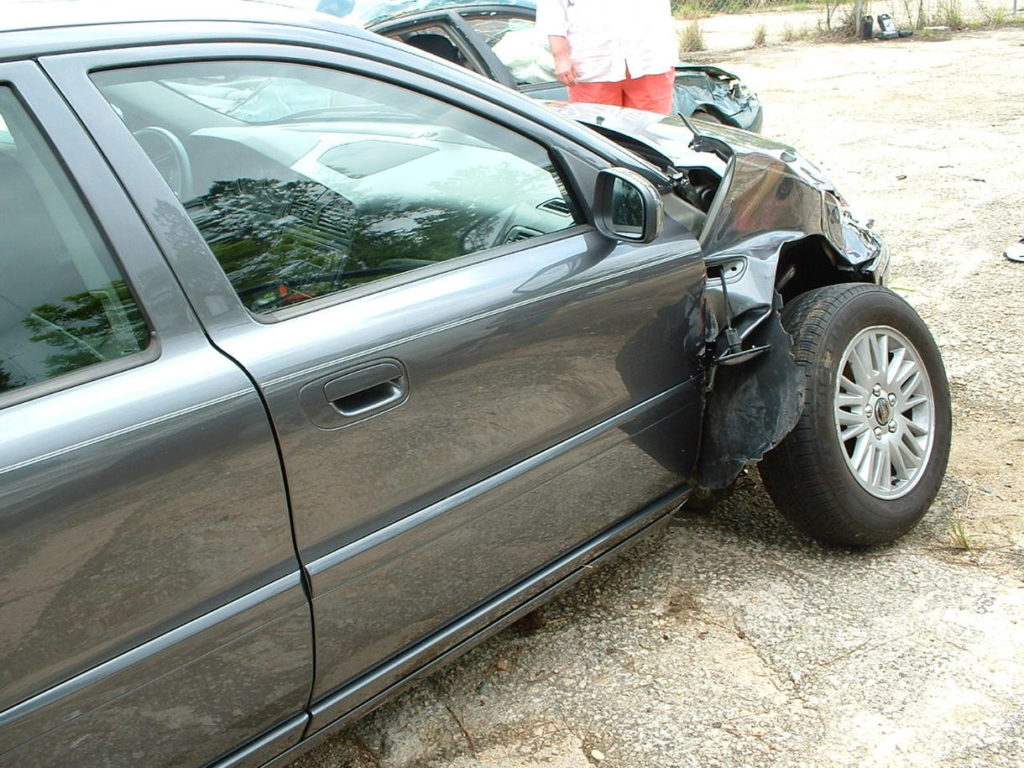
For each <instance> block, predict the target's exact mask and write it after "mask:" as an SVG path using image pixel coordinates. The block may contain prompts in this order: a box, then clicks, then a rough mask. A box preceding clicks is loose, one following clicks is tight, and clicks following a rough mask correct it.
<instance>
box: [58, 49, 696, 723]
mask: <svg viewBox="0 0 1024 768" xmlns="http://www.w3.org/2000/svg"><path fill="white" fill-rule="evenodd" d="M331 39H332V41H335V42H334V44H336V38H331ZM394 55H395V57H396V59H397V60H399V61H401V60H402V57H403V56H405V57H406V58H407V59H408V61H409V62H410V63H411V64H414V65H416V66H419V64H417V63H416V62H418V61H419V59H418V57H412V56H411V55H407V54H403V53H402V52H400V51H397V50H396V51H395V52H394ZM159 60H162V62H161V61H159ZM176 62H180V63H176ZM129 65H132V66H129ZM142 65H147V66H142ZM47 66H48V67H49V68H50V70H51V72H52V73H53V75H54V76H55V78H56V79H57V81H58V82H59V83H60V85H61V86H62V87H63V88H64V90H65V93H66V94H67V95H68V96H69V98H70V99H71V100H72V102H73V103H75V105H76V107H77V109H78V111H79V113H80V114H81V115H83V117H84V118H85V119H86V122H87V124H88V126H89V127H90V129H91V130H92V131H93V133H94V134H95V135H96V136H97V137H98V138H99V141H100V143H101V145H102V146H103V149H104V151H105V152H106V154H107V156H108V157H109V158H110V160H111V162H112V163H113V164H114V165H115V167H116V168H117V170H118V171H119V173H120V175H121V177H122V179H123V180H124V183H125V185H126V187H127V188H128V189H129V190H130V192H131V194H132V195H133V196H134V197H135V198H136V200H137V203H138V205H139V207H140V209H141V210H142V211H143V212H144V213H145V215H146V216H147V219H148V221H149V223H150V226H151V227H153V229H154V231H156V232H157V233H158V234H159V236H160V238H161V241H162V244H163V247H164V250H165V252H166V253H167V254H168V256H169V258H170V260H171V262H172V266H173V268H174V269H175V270H176V271H177V272H178V273H179V275H182V274H185V273H187V274H188V276H189V277H188V278H187V279H184V280H183V284H184V286H185V289H186V291H187V292H188V294H189V296H190V297H191V299H192V302H193V305H194V306H195V307H196V309H197V311H198V312H199V314H200V316H201V318H202V320H203V322H204V325H205V326H206V328H207V329H208V331H209V333H210V335H211V337H212V338H213V340H214V341H215V343H216V344H217V345H218V346H219V347H220V348H221V349H223V350H224V351H225V352H226V353H227V354H228V355H230V356H231V357H232V358H233V359H235V360H237V361H239V362H240V363H241V364H242V365H243V366H244V367H245V368H246V369H247V370H248V371H249V372H250V374H251V375H252V377H253V378H254V379H255V380H256V381H257V382H258V384H259V387H260V390H261V393H262V395H263V397H264V398H265V400H266V402H267V404H268V407H269V409H270V412H271V414H272V416H273V420H274V426H275V429H276V430H277V434H278V436H279V439H280V445H281V449H282V452H283V456H284V462H285V465H286V468H287V475H288V483H289V489H290V494H291V499H292V509H293V515H294V521H295V531H296V539H297V543H298V547H299V552H300V556H301V558H302V561H303V564H304V565H305V567H306V569H307V571H308V573H309V574H310V577H311V584H312V590H313V605H314V615H315V621H316V642H317V681H316V686H315V697H321V696H324V695H326V694H328V693H329V692H331V691H333V690H335V689H337V688H338V687H339V686H341V685H343V684H345V683H347V682H349V683H351V682H353V681H357V680H359V679H361V678H360V676H362V675H364V674H365V673H367V672H368V671H369V670H372V669H373V668H374V667H376V666H377V665H379V664H380V663H381V662H382V661H384V660H386V659H388V658H390V657H391V656H393V655H394V654H396V653H398V652H399V651H402V650H403V649H407V648H409V647H411V646H412V645H413V644H415V643H417V642H420V641H423V640H424V639H425V638H427V637H428V636H429V635H430V634H431V633H432V632H434V631H436V630H438V629H439V628H440V627H443V626H445V625H446V624H447V623H448V622H451V621H453V620H454V619H455V618H457V617H459V616H460V615H462V614H464V613H465V612H467V611H468V610H470V609H472V608H474V607H475V606H479V605H482V604H484V603H486V602H487V601H488V600H490V599H492V598H493V597H494V596H495V595H497V594H499V593H500V592H501V591H502V590H503V589H505V588H506V587H508V586H509V585H510V584H513V583H514V582H516V581H517V580H519V579H521V578H523V577H524V576H526V575H528V574H530V573H531V572H533V571H535V570H537V569H538V568H540V567H541V566H543V565H544V564H545V563H548V562H550V561H551V560H553V559H554V558H556V557H558V556H560V555H561V554H562V553H564V552H566V551H568V550H570V549H571V548H573V547H575V546H579V545H581V544H583V543H584V542H586V541H587V540H588V539H589V538H591V537H593V536H595V535H596V534H597V533H599V532H600V531H602V530H604V529H606V528H608V527H609V526H611V525H613V524H614V523H616V522H617V521H619V520H621V519H622V518H623V517H625V516H627V515H629V514H630V513H632V512H634V511H637V510H639V509H642V508H644V507H645V506H646V505H648V504H650V503H651V502H652V501H653V500H655V499H658V498H660V497H661V496H663V495H664V494H666V493H667V492H669V491H670V490H672V489H674V488H675V487H677V486H678V485H679V484H680V483H681V482H682V481H683V475H684V474H685V472H686V470H687V469H688V467H689V462H691V461H692V450H693V447H694V445H693V441H694V440H695V438H696V435H697V429H696V420H697V416H698V414H697V408H696V404H697V402H698V399H699V398H698V396H697V387H696V373H697V370H696V364H697V363H696V360H697V348H698V346H699V343H700V338H701V334H702V328H701V324H700V311H699V299H700V296H701V289H702V285H703V282H702V281H703V268H702V265H701V260H700V255H699V251H698V246H697V244H696V242H695V241H694V240H693V239H692V238H691V237H689V236H688V235H686V234H685V233H679V232H676V233H675V234H674V236H673V237H671V238H666V239H664V240H663V241H660V242H658V243H655V244H652V245H650V246H640V247H638V246H629V245H621V244H616V243H614V242H611V241H609V240H607V239H605V238H603V237H602V236H600V235H599V234H598V233H597V232H596V231H595V230H594V229H593V228H592V227H591V226H590V225H589V224H588V221H589V218H590V214H589V207H588V205H589V204H588V199H587V192H586V191H585V190H589V189H592V185H593V180H594V174H595V173H596V168H597V167H599V166H601V165H605V164H607V163H606V161H602V160H601V159H600V158H599V157H598V156H596V155H593V154H592V153H588V151H587V150H586V149H585V148H583V147H572V148H571V149H572V152H571V153H569V152H563V153H561V154H559V155H556V154H553V153H552V152H551V150H550V149H549V147H550V146H551V145H553V144H556V143H558V144H561V145H566V141H565V139H563V138H560V137H558V136H556V135H555V134H553V133H550V132H548V131H546V130H544V129H541V128H540V127H538V126H535V125H533V124H532V123H530V122H528V121H525V120H524V119H523V118H521V117H518V116H517V115H515V114H514V113H512V112H507V111H505V110H503V109H501V108H500V107H497V106H495V105H494V104H493V103H488V102H487V101H485V100H483V99H481V98H478V97H475V96H471V95H470V94H468V93H466V92H464V91H462V90H459V89H456V88H454V87H452V86H448V85H444V84H443V83H442V82H440V81H439V80H437V79H428V78H426V77H422V76H420V75H418V74H415V73H414V72H410V71H403V70H399V69H397V68H395V67H392V66H385V65H382V64H380V63H379V62H377V63H373V64H372V65H371V64H368V63H367V62H366V60H364V59H359V58H356V57H353V56H343V55H341V54H330V53H326V52H323V51H317V50H313V49H300V48H296V47H286V46H272V45H266V46H256V45H250V44H246V45H244V46H229V45H216V46H181V47H174V48H171V47H168V48H164V49H161V50H160V51H144V52H131V53H130V54H109V55H108V54H102V55H91V54H90V55H87V56H71V57H65V58H63V59H61V60H52V61H50V62H47ZM90 70H92V74H91V75H90V74H89V71H90ZM442 74H443V73H442ZM446 76H450V75H446ZM467 82H468V83H469V84H470V85H471V86H472V88H473V89H477V88H479V87H480V85H481V84H480V83H479V81H477V80H475V79H473V80H467ZM484 85H486V84H484ZM94 88H98V91H97V90H93V89H94ZM526 106H527V107H529V108H533V107H532V105H529V104H527V105H526ZM111 107H113V109H112V108H111ZM132 135H134V137H135V139H136V141H135V142H132V141H131V136H132ZM154 164H155V165H156V168H154ZM158 171H159V172H158ZM319 724H320V723H319V722H315V723H314V727H316V726H317V725H319Z"/></svg>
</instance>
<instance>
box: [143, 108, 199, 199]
mask: <svg viewBox="0 0 1024 768" xmlns="http://www.w3.org/2000/svg"><path fill="white" fill-rule="evenodd" d="M132 136H134V137H135V140H136V141H138V142H139V145H140V146H141V147H142V150H143V151H144V152H145V153H146V154H147V155H148V156H149V159H150V160H151V161H152V163H153V165H155V166H156V169H157V170H158V171H159V172H160V175H161V176H163V179H164V181H166V182H167V186H169V187H170V188H171V191H172V192H174V194H175V195H176V196H177V198H178V199H179V200H182V201H184V200H185V199H186V197H187V196H188V195H189V193H190V192H191V190H192V163H191V161H190V160H189V159H188V153H187V152H186V151H185V145H184V144H182V143H181V139H179V138H178V137H177V136H175V135H174V134H173V133H171V132H170V131H168V130H167V129H166V128H161V127H160V126H157V125H151V126H148V127H146V128H140V129H139V130H137V131H133V132H132Z"/></svg>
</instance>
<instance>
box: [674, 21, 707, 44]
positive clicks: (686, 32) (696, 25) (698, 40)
mask: <svg viewBox="0 0 1024 768" xmlns="http://www.w3.org/2000/svg"><path fill="white" fill-rule="evenodd" d="M679 47H680V48H682V49H683V50H684V51H703V50H704V30H702V29H701V28H700V22H699V21H691V22H689V23H688V24H687V25H686V26H685V27H683V31H682V32H680V33H679Z"/></svg>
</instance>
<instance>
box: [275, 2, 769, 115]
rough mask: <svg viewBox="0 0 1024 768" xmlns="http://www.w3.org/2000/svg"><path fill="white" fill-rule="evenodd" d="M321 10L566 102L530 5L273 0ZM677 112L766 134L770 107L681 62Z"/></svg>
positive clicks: (711, 71)
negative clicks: (764, 131) (767, 108)
mask: <svg viewBox="0 0 1024 768" xmlns="http://www.w3.org/2000/svg"><path fill="white" fill-rule="evenodd" d="M273 1H274V2H281V3H287V4H289V5H294V6H296V7H304V8H317V9H319V10H320V11H322V12H327V13H330V14H332V15H336V16H339V17H341V18H343V19H344V20H345V21H346V22H349V23H352V24H357V25H359V26H362V27H365V28H366V29H370V30H372V31H374V32H376V33H378V34H381V35H385V36H387V37H390V38H393V39H395V40H401V41H402V42H404V43H406V44H408V45H411V46H413V47H415V48H419V49H421V50H424V51H426V52H427V53H432V54H434V55H435V56H440V57H441V58H443V59H446V60H447V61H450V62H452V63H454V64H458V65H459V66H461V67H466V68H467V69H470V70H472V71H474V72H478V73H480V74H481V75H483V76H484V77H488V78H490V79H491V80H496V81H497V82H499V83H501V84H502V85H507V86H508V87H510V88H517V89H519V90H521V91H522V92H523V93H525V94H526V95H528V96H531V97H533V98H535V99H542V100H548V101H553V100H566V99H568V92H567V90H566V87H565V86H564V85H562V84H561V83H559V82H558V81H557V80H556V78H555V71H554V63H553V61H552V58H551V51H550V49H549V48H548V44H547V40H546V38H544V36H543V35H541V34H540V33H539V32H537V31H536V29H535V27H536V24H535V21H536V17H537V4H536V3H535V2H532V0H490V1H489V2H488V1H487V0H483V1H481V0H355V1H354V2H353V0H273ZM672 112H673V114H682V115H686V116H687V117H691V118H693V119H696V120H702V121H705V122H712V123H721V124H723V125H729V126H732V127H734V128H743V129H744V130H748V131H760V130H761V126H762V123H763V121H764V110H763V108H762V106H761V102H760V101H759V100H758V98H757V94H756V93H754V92H753V91H752V90H750V89H749V88H748V87H747V86H746V85H744V83H743V81H742V80H740V78H739V77H737V76H736V75H734V74H733V73H731V72H727V71H726V70H724V69H722V68H721V67H716V66H713V65H707V64H677V65H676V67H675V90H674V94H673V99H672Z"/></svg>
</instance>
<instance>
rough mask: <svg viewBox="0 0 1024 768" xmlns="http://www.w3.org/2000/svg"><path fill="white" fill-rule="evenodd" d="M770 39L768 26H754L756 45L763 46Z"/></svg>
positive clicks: (756, 46) (757, 46)
mask: <svg viewBox="0 0 1024 768" xmlns="http://www.w3.org/2000/svg"><path fill="white" fill-rule="evenodd" d="M767 41H768V28H767V27H766V26H765V25H764V24H758V25H757V26H756V27H754V47H755V48H761V47H763V46H764V45H765V44H766V43H767Z"/></svg>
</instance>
